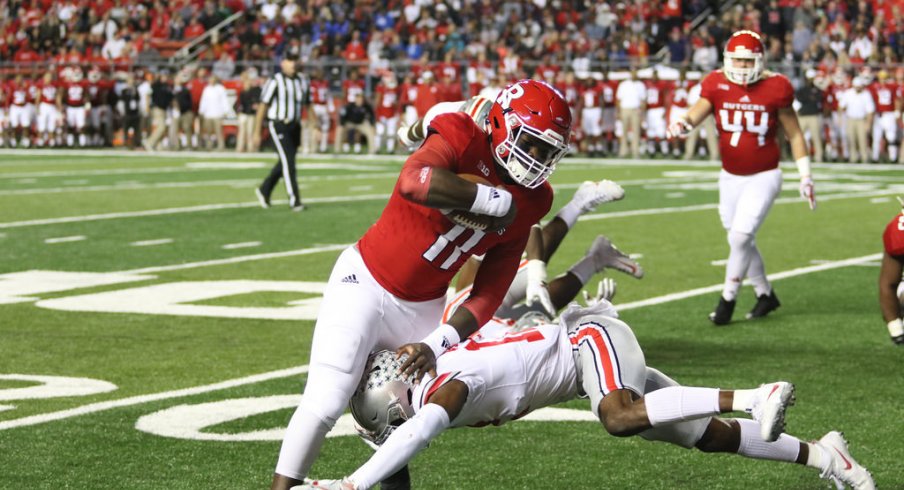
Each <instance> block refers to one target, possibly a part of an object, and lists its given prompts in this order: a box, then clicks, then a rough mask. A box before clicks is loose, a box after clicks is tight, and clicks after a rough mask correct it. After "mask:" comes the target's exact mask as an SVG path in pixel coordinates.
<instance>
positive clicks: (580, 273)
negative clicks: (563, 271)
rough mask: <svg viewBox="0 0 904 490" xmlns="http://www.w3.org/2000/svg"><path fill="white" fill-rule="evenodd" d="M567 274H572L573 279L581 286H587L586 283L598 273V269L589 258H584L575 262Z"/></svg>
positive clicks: (591, 258)
mask: <svg viewBox="0 0 904 490" xmlns="http://www.w3.org/2000/svg"><path fill="white" fill-rule="evenodd" d="M568 272H570V273H572V274H574V276H575V277H577V278H578V280H579V281H581V284H587V281H589V280H590V278H591V277H593V275H594V274H596V273H597V272H599V269H597V268H596V263H595V261H594V260H593V257H591V256H584V258H582V259H581V260H579V261H577V262H576V263H575V264H574V265H573V266H571V268H570V269H568Z"/></svg>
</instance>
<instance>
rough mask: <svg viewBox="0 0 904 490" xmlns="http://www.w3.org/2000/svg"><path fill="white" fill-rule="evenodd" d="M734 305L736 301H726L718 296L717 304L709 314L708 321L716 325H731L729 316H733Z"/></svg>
mask: <svg viewBox="0 0 904 490" xmlns="http://www.w3.org/2000/svg"><path fill="white" fill-rule="evenodd" d="M736 303H737V302H736V301H728V300H727V299H725V298H723V297H722V296H719V304H717V305H716V309H715V310H713V312H712V313H710V314H709V321H711V322H713V323H715V324H716V325H728V324H729V323H731V315H733V314H734V307H735V304H736Z"/></svg>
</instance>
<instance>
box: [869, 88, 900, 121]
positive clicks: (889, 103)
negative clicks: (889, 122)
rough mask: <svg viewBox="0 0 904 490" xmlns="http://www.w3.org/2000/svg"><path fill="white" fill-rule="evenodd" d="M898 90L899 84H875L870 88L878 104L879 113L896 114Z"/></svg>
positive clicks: (877, 110) (874, 100)
mask: <svg viewBox="0 0 904 490" xmlns="http://www.w3.org/2000/svg"><path fill="white" fill-rule="evenodd" d="M897 88H898V87H897V84H895V83H894V82H885V83H874V84H872V85H870V86H869V92H870V95H872V96H873V102H875V103H876V112H877V113H879V114H882V113H883V112H894V110H895V92H897Z"/></svg>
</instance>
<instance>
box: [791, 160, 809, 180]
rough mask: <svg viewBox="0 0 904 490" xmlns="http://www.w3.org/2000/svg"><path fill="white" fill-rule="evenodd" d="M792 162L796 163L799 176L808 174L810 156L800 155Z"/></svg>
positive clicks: (802, 176)
mask: <svg viewBox="0 0 904 490" xmlns="http://www.w3.org/2000/svg"><path fill="white" fill-rule="evenodd" d="M794 163H795V164H797V173H798V174H800V177H801V178H804V177H809V176H810V157H808V156H806V157H800V158H798V159H797V160H795V161H794Z"/></svg>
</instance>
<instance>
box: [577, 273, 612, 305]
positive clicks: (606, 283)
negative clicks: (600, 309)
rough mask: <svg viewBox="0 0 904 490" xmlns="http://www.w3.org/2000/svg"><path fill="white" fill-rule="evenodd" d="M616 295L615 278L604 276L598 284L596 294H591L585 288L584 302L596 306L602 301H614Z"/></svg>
mask: <svg viewBox="0 0 904 490" xmlns="http://www.w3.org/2000/svg"><path fill="white" fill-rule="evenodd" d="M614 297H615V279H612V278H611V277H604V278H603V279H602V280H600V282H599V284H597V286H596V295H594V296H590V294H589V293H588V292H587V290H586V289H585V290H584V304H585V305H587V306H594V305H596V304H597V303H599V302H600V301H603V300H605V301H609V302H611V301H612V298H614Z"/></svg>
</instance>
